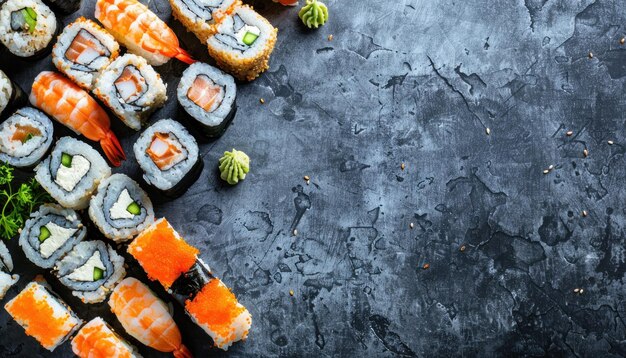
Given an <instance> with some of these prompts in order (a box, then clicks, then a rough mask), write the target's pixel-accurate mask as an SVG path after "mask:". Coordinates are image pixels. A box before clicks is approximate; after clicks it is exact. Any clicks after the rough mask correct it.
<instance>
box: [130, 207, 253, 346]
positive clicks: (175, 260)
mask: <svg viewBox="0 0 626 358" xmlns="http://www.w3.org/2000/svg"><path fill="white" fill-rule="evenodd" d="M128 252H129V253H130V254H131V255H132V256H134V257H135V259H137V261H138V262H139V264H140V265H141V267H143V269H144V271H146V273H147V274H148V277H149V278H150V279H152V280H156V281H159V282H160V283H161V285H163V287H164V288H165V289H166V290H168V292H170V293H171V294H172V295H173V296H174V298H176V300H177V301H179V302H180V303H181V304H182V305H183V306H184V307H185V312H187V314H188V315H189V316H190V317H191V319H192V320H193V321H194V322H195V323H196V324H197V325H198V326H200V327H201V328H202V329H203V330H204V331H205V332H206V333H207V334H208V335H209V336H211V338H212V339H213V342H214V343H215V345H216V346H217V347H218V348H221V349H223V350H227V349H228V347H230V346H231V345H232V344H233V343H234V342H237V341H240V340H245V339H246V338H247V336H248V332H249V330H250V327H251V325H252V316H251V315H250V312H248V310H247V309H246V308H245V307H244V306H243V305H242V304H241V303H239V301H238V300H237V297H235V295H234V294H233V293H232V291H231V290H230V289H229V288H228V287H227V286H226V285H225V284H224V283H223V282H222V281H221V280H220V279H219V278H216V277H215V276H213V274H212V273H211V270H210V269H209V267H208V266H207V265H206V264H205V263H204V262H203V261H202V260H201V259H200V258H198V253H199V251H198V249H196V248H195V247H193V246H191V245H189V244H188V243H187V242H185V240H184V239H183V238H182V237H181V236H180V235H179V234H178V233H177V232H176V230H174V228H173V227H172V226H171V225H170V224H169V222H168V221H167V219H160V220H158V221H156V222H155V223H154V224H153V225H152V226H151V227H149V228H147V229H146V230H144V231H143V232H142V233H141V234H139V236H137V238H135V240H134V241H133V242H132V243H131V244H130V245H129V247H128Z"/></svg>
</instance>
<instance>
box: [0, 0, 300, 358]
mask: <svg viewBox="0 0 626 358" xmlns="http://www.w3.org/2000/svg"><path fill="white" fill-rule="evenodd" d="M292 3H293V2H292ZM202 4H203V3H202V2H196V1H194V0H192V1H190V0H171V1H169V3H167V2H163V3H162V4H160V5H161V6H171V10H170V11H171V15H172V16H167V17H166V18H165V21H164V19H162V18H161V17H160V16H159V15H161V16H162V14H159V15H157V14H156V13H155V12H154V11H153V10H152V9H151V7H150V5H154V4H151V2H146V1H137V0H84V1H82V2H81V1H80V0H49V1H48V0H45V1H42V0H6V1H5V2H4V3H2V5H0V40H1V42H2V44H3V48H2V57H1V58H2V63H0V69H2V70H3V71H0V95H1V96H0V116H1V120H2V122H1V123H0V161H1V164H2V166H3V167H2V171H3V174H4V175H5V176H6V177H5V179H6V180H5V182H4V184H7V183H9V182H11V181H12V180H13V179H12V178H13V175H15V176H16V177H17V181H18V182H19V181H23V182H26V183H30V184H29V185H32V192H29V193H30V194H29V195H30V196H25V198H26V199H23V198H22V197H21V196H20V195H18V196H17V197H16V198H17V199H15V200H16V203H15V204H11V205H13V206H15V207H16V208H18V207H19V208H21V210H22V213H21V215H24V217H23V218H22V219H20V220H21V221H19V220H18V219H15V218H14V219H15V222H16V223H17V224H16V227H15V228H12V230H14V231H15V235H7V236H14V237H8V238H6V239H5V240H0V299H3V300H2V306H3V307H4V309H5V310H6V312H7V313H8V314H9V316H10V318H11V319H12V322H13V323H11V324H10V325H8V326H7V327H6V329H7V330H8V331H10V332H8V331H7V333H6V334H5V332H3V334H5V335H4V337H3V340H6V339H7V337H19V338H18V339H19V340H21V341H26V342H28V344H29V345H30V344H32V345H37V346H38V347H39V350H38V352H40V354H42V355H50V356H68V355H70V352H71V353H73V354H75V355H77V356H80V357H99V356H107V357H140V356H158V355H160V354H163V355H165V356H168V355H174V356H175V357H192V356H194V355H206V354H207V352H213V353H216V352H223V351H227V350H228V349H229V348H230V347H231V346H234V347H237V346H238V345H242V344H245V341H246V339H247V338H248V335H249V333H250V332H251V329H252V327H253V321H254V320H253V316H252V315H251V313H250V312H249V310H248V309H247V308H246V307H245V304H244V302H240V301H239V300H238V298H237V296H236V294H235V293H234V292H233V290H232V284H233V283H234V282H227V281H226V280H224V281H222V280H221V279H220V278H218V277H217V275H216V274H215V272H213V271H212V270H211V268H210V267H209V265H208V264H207V263H205V262H204V261H203V259H202V258H201V256H202V250H205V249H206V248H207V247H206V245H203V247H202V248H198V247H196V246H195V245H194V244H191V243H190V242H189V241H188V238H187V237H184V236H183V235H181V234H180V233H179V231H178V230H179V228H177V227H175V225H172V223H171V222H170V221H168V213H167V211H163V210H160V206H161V205H167V204H168V203H171V202H173V201H176V200H179V199H180V198H181V197H184V195H185V193H187V192H188V191H190V190H193V187H194V185H196V182H197V181H198V180H199V178H200V177H201V176H202V174H203V172H204V171H207V170H209V168H205V164H204V160H203V155H206V149H207V148H208V147H209V146H210V145H211V144H213V145H215V143H219V142H220V140H221V138H220V137H221V136H222V135H223V134H224V133H225V132H226V131H227V130H228V128H229V126H230V125H231V123H232V122H233V121H235V120H236V117H237V108H238V103H237V99H238V98H237V87H238V86H242V85H243V86H245V85H247V84H248V83H249V82H250V81H254V80H255V79H256V78H258V77H259V76H262V75H263V73H264V72H265V71H266V70H267V69H268V68H269V59H270V56H271V54H272V52H273V50H274V47H275V44H276V42H277V29H276V28H275V27H274V26H272V24H271V23H270V22H269V21H268V20H267V19H266V18H265V17H263V16H262V15H261V14H259V13H258V12H256V11H255V10H254V9H253V7H251V6H249V5H247V4H243V3H242V2H241V1H240V0H223V1H215V2H212V3H211V5H206V4H205V5H202ZM286 5H289V4H286ZM274 6H279V5H274ZM170 11H168V13H170ZM171 26H174V27H175V28H176V29H177V30H178V31H180V30H181V29H184V31H185V34H184V36H185V38H186V39H189V38H190V37H191V36H190V35H191V34H193V36H194V37H193V38H194V40H192V41H193V42H191V41H189V40H188V41H186V42H185V44H183V43H182V42H181V41H179V37H178V36H177V35H178V34H177V33H176V31H174V30H173V29H172V27H171ZM187 31H189V33H186V32H187ZM190 44H192V45H190ZM189 46H194V47H196V49H197V47H200V46H202V47H204V48H205V51H203V52H201V51H196V50H194V51H191V52H190V51H188V50H187V49H185V47H189ZM199 53H201V54H200V55H198V54H199ZM29 61H30V62H29ZM15 63H24V64H27V63H31V64H33V66H36V67H37V68H39V69H40V71H38V73H36V74H35V76H33V77H32V79H31V80H30V81H29V82H26V81H24V80H23V78H22V79H21V80H20V81H17V80H16V79H15V78H16V77H15V76H14V73H13V72H12V70H13V69H14V64H15ZM31 72H32V69H31ZM172 79H175V80H172ZM18 82H19V83H18ZM249 103H251V101H248V104H247V105H249ZM239 106H241V104H239ZM164 107H165V108H168V110H167V111H166V110H165V109H164ZM172 108H175V110H174V111H172V110H171V109H172ZM166 113H168V115H165V114H166ZM248 120H249V119H248ZM226 145H227V146H229V147H239V143H229V144H226ZM210 169H212V170H213V171H215V170H219V171H220V172H221V175H220V178H221V179H222V180H223V184H222V185H224V187H227V186H231V185H236V184H238V183H240V182H241V181H243V180H244V179H245V177H246V174H247V173H248V172H249V170H250V158H249V157H248V155H247V154H245V153H244V152H243V151H238V150H236V149H232V151H229V152H225V154H224V156H223V157H222V158H221V159H220V160H219V163H218V162H215V165H214V167H213V168H210ZM205 175H206V174H205ZM9 177H10V178H9ZM29 188H31V187H29ZM21 189H22V187H20V190H21ZM29 190H31V189H29ZM36 190H38V192H36ZM36 193H37V194H36ZM35 194H36V195H37V197H38V198H39V197H40V198H41V200H40V201H35V200H34V199H31V196H35ZM16 195H17V194H16ZM20 198H22V199H20ZM9 199H11V200H12V199H13V196H7V200H8V201H7V205H8V203H9V202H10V200H9ZM19 200H23V201H29V200H32V202H33V203H37V204H30V207H28V205H23V204H20V202H19ZM207 202H208V200H207ZM20 205H21V206H20ZM5 207H6V205H5ZM27 207H28V210H27V209H26V208H27ZM24 213H25V214H24ZM15 214H16V218H17V217H18V216H17V215H18V214H17V212H15ZM3 215H4V213H3ZM18 224H19V225H18ZM7 232H9V231H7ZM5 234H6V233H5ZM8 239H11V240H8ZM199 239H201V238H192V240H193V242H194V243H197V242H198V240H199ZM18 273H20V274H18ZM5 296H6V297H5ZM175 305H177V306H176V308H174V306H175ZM26 336H28V337H30V338H24V337H26ZM3 343H4V341H3Z"/></svg>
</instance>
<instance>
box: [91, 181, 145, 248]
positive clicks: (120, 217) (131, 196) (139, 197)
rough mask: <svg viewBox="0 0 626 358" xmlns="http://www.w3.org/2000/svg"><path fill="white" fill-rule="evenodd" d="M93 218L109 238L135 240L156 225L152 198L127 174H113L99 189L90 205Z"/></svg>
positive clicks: (120, 240)
mask: <svg viewBox="0 0 626 358" xmlns="http://www.w3.org/2000/svg"><path fill="white" fill-rule="evenodd" d="M89 217H90V218H91V220H92V221H93V222H94V223H95V224H96V226H97V227H98V229H100V231H101V232H102V233H103V234H104V236H106V237H108V238H109V239H111V240H113V241H116V242H122V241H126V240H129V239H132V238H133V237H134V236H135V235H137V234H138V233H140V232H141V231H142V230H143V229H145V228H146V227H147V226H149V225H150V224H152V223H153V222H154V210H153V209H152V202H151V201H150V198H149V197H148V195H147V194H146V193H145V192H144V191H143V190H142V189H141V187H139V184H137V183H136V182H135V181H134V180H132V179H131V178H129V177H127V176H126V175H124V174H113V175H112V176H110V177H109V178H107V179H104V180H103V181H102V182H101V183H100V185H99V186H98V194H97V195H95V196H94V197H92V198H91V201H90V203H89Z"/></svg>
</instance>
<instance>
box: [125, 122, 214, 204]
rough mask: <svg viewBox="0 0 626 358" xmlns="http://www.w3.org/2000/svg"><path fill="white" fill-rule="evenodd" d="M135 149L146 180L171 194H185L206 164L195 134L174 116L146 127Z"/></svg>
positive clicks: (171, 195) (167, 194)
mask: <svg viewBox="0 0 626 358" xmlns="http://www.w3.org/2000/svg"><path fill="white" fill-rule="evenodd" d="M133 151H134V152H135V158H136V159H137V162H138V163H139V166H140V167H141V169H142V170H143V172H144V175H143V178H144V180H145V181H146V183H148V184H149V185H151V186H153V187H154V188H156V189H158V190H159V191H161V192H162V193H163V194H165V195H166V196H169V197H176V196H179V195H182V194H183V193H184V192H185V191H186V190H187V189H188V188H189V186H190V185H191V184H192V183H193V182H195V181H196V179H198V177H199V176H200V173H201V172H202V168H203V166H204V164H203V162H202V160H200V157H199V155H198V154H199V153H198V152H199V149H198V143H197V142H196V140H195V139H194V137H193V136H192V135H191V134H189V132H188V131H187V130H186V129H185V127H183V126H182V125H181V124H180V123H178V122H177V121H174V120H171V119H162V120H160V121H158V122H156V123H154V124H153V125H151V126H150V127H148V128H146V129H145V130H144V131H143V133H141V135H140V136H139V138H138V139H137V142H135V144H134V145H133Z"/></svg>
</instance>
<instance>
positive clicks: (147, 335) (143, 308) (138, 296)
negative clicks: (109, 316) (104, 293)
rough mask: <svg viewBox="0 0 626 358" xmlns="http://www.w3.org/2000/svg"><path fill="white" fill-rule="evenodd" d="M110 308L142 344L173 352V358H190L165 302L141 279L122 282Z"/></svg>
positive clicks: (115, 292)
mask: <svg viewBox="0 0 626 358" xmlns="http://www.w3.org/2000/svg"><path fill="white" fill-rule="evenodd" d="M109 306H110V307H111V311H113V313H115V315H116V316H117V319H118V320H119V321H120V323H121V324H122V326H123V327H124V329H125V330H126V332H128V334H130V335H131V336H133V337H135V338H136V339H137V340H138V341H140V342H141V343H143V344H145V345H147V346H149V347H152V348H154V349H156V350H158V351H161V352H172V354H174V357H191V352H189V350H188V349H187V347H185V346H184V345H183V344H182V339H181V336H180V331H179V330H178V326H176V323H175V322H174V319H173V318H172V316H171V315H170V313H169V311H168V309H167V306H166V305H165V303H164V302H163V301H161V300H160V299H159V298H158V297H156V296H155V295H154V293H152V291H150V289H149V288H148V287H146V285H144V284H143V283H141V282H140V281H139V280H137V279H135V278H132V277H128V278H126V279H124V280H123V281H122V282H120V283H119V284H118V285H117V287H115V289H114V290H113V293H112V294H111V297H110V298H109Z"/></svg>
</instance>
